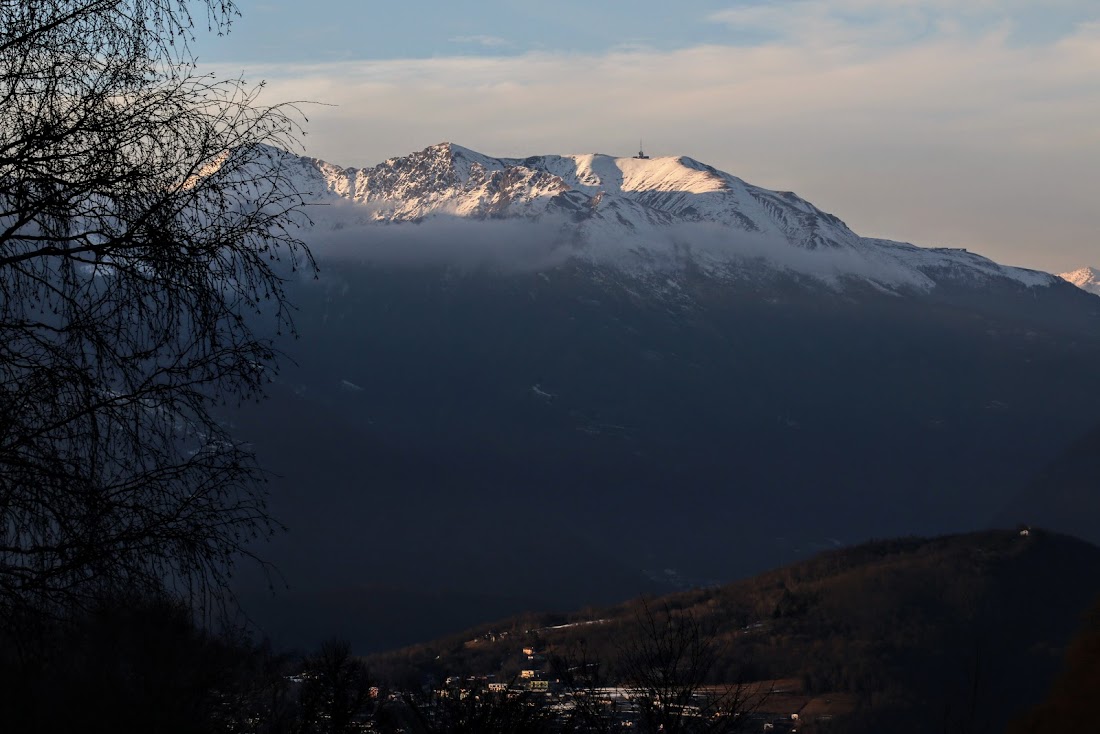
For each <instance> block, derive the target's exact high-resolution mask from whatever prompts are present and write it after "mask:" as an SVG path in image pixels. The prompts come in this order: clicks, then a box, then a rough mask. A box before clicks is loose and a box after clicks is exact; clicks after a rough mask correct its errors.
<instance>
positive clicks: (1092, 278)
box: [1058, 267, 1100, 296]
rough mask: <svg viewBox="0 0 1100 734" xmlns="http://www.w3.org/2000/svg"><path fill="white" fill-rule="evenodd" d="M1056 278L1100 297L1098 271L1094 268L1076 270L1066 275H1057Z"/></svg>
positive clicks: (1099, 272) (1099, 275) (1099, 273)
mask: <svg viewBox="0 0 1100 734" xmlns="http://www.w3.org/2000/svg"><path fill="white" fill-rule="evenodd" d="M1058 277H1059V278H1061V279H1062V280H1065V281H1068V282H1070V283H1073V284H1074V285H1075V286H1077V287H1078V288H1080V289H1081V290H1084V291H1088V292H1089V293H1095V294H1096V295H1098V296H1100V270H1097V269H1096V268H1090V267H1084V268H1078V269H1077V270H1073V271H1070V272H1068V273H1059V274H1058Z"/></svg>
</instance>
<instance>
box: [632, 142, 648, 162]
mask: <svg viewBox="0 0 1100 734" xmlns="http://www.w3.org/2000/svg"><path fill="white" fill-rule="evenodd" d="M634 157H635V158H638V159H640V160H643V161H648V160H649V156H647V155H646V154H645V148H644V147H642V141H641V140H639V141H638V155H636V156H634Z"/></svg>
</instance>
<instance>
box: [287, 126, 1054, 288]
mask: <svg viewBox="0 0 1100 734" xmlns="http://www.w3.org/2000/svg"><path fill="white" fill-rule="evenodd" d="M279 155H285V156H289V154H285V153H281V152H280V153H279ZM288 169H290V170H292V171H293V175H294V176H295V181H294V183H295V185H296V186H297V187H298V190H299V191H302V192H303V193H305V195H306V196H307V198H308V199H309V200H310V201H312V202H314V203H328V204H343V205H345V206H340V207H334V208H333V209H332V210H330V211H328V212H325V213H324V214H319V215H315V216H314V219H315V221H316V222H317V223H318V225H319V230H320V231H321V232H322V233H323V232H324V231H325V230H327V229H332V228H337V229H346V228H347V227H348V225H349V224H352V225H370V224H402V223H412V222H417V223H422V222H427V221H441V220H467V221H469V220H481V221H496V220H512V221H516V222H523V223H531V224H538V225H539V226H540V227H541V228H542V229H541V233H542V235H543V237H542V238H543V239H544V238H545V237H547V236H548V237H551V238H552V240H553V242H552V244H553V245H554V246H555V247H556V248H557V249H558V251H559V254H561V255H564V256H565V258H564V259H576V260H581V261H589V262H594V263H597V264H600V265H613V266H615V267H617V268H618V269H620V270H629V271H632V272H635V273H638V272H642V273H645V272H648V273H652V272H655V271H667V270H668V269H670V268H673V269H675V268H683V267H685V266H691V267H692V268H695V269H700V270H702V271H703V272H706V273H708V274H709V275H712V276H718V277H736V278H738V279H744V278H745V276H746V273H750V274H755V273H760V272H765V273H767V272H770V273H775V272H782V273H793V274H796V275H799V276H809V277H810V278H814V279H817V280H820V281H824V282H827V283H829V284H831V285H843V284H846V283H850V282H863V283H870V284H871V285H873V286H875V287H877V288H884V289H886V290H888V291H893V292H904V291H929V290H932V289H934V288H936V287H937V286H938V285H940V284H942V283H944V282H947V281H950V282H959V281H963V282H965V283H967V284H968V285H970V284H974V283H982V282H987V281H990V280H997V281H1011V282H1013V283H1015V284H1016V285H1017V286H1018V285H1024V286H1029V287H1030V286H1049V285H1052V284H1054V283H1057V282H1059V281H1058V280H1057V279H1056V278H1054V277H1053V276H1050V275H1048V274H1046V273H1040V272H1037V271H1032V270H1025V269H1021V268H1013V267H1005V266H1002V265H999V264H997V263H995V262H993V261H991V260H989V259H987V258H984V257H981V256H979V255H975V254H973V253H970V252H967V251H966V250H962V249H950V248H922V247H917V246H914V245H911V244H907V243H902V242H894V241H890V240H881V239H871V238H866V237H861V236H859V235H857V234H856V233H855V232H853V231H852V230H851V229H849V228H848V226H847V225H846V224H845V223H844V222H843V221H841V220H840V219H839V218H837V217H836V216H833V215H832V214H829V213H827V212H824V211H822V210H821V209H818V208H817V207H816V206H814V205H813V204H811V203H810V202H808V201H806V200H805V199H802V198H801V197H799V196H797V195H795V194H794V193H791V192H779V191H771V190H769V189H765V188H761V187H759V186H754V185H752V184H749V183H747V182H745V181H743V180H741V179H740V178H738V177H736V176H734V175H732V174H729V173H725V172H723V171H719V170H718V169H716V168H714V167H712V166H709V165H707V164H705V163H701V162H699V161H697V160H694V159H692V158H689V157H686V156H667V157H657V158H644V159H641V158H620V157H615V156H610V155H604V154H599V153H589V154H582V155H536V156H530V157H527V158H494V157H492V156H487V155H484V154H482V153H478V152H476V151H473V150H470V149H469V148H464V147H462V146H460V145H455V144H454V143H440V144H438V145H433V146H430V147H428V148H425V149H424V150H421V151H418V152H415V153H411V154H409V155H407V156H403V157H398V158H391V159H389V160H387V161H384V162H382V163H380V164H378V165H377V166H374V167H372V168H363V169H355V168H342V167H340V166H337V165H333V164H331V163H328V162H325V161H322V160H318V159H313V158H298V157H296V156H294V157H290V158H288ZM347 205H350V206H347ZM518 239H524V238H518ZM362 247H363V250H364V253H369V248H370V247H371V243H370V241H369V240H368V239H366V238H364V242H363V244H362Z"/></svg>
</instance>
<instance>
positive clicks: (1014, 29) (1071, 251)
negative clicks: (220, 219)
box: [194, 0, 1100, 272]
mask: <svg viewBox="0 0 1100 734" xmlns="http://www.w3.org/2000/svg"><path fill="white" fill-rule="evenodd" d="M237 4H238V7H239V9H240V10H241V14H242V15H241V17H240V18H239V19H237V20H236V21H235V22H234V24H233V26H232V28H231V29H230V32H229V33H228V34H227V35H226V36H224V37H216V36H213V35H200V36H199V38H198V40H197V41H196V42H195V44H194V51H195V52H196V53H197V54H198V56H199V61H200V70H203V71H212V72H214V73H217V74H220V75H231V76H238V75H243V76H244V77H245V78H246V79H248V80H250V81H259V80H261V79H263V80H265V81H266V83H267V86H266V89H265V92H264V94H263V100H264V101H266V102H270V103H273V102H277V101H306V102H308V103H309V104H305V105H302V110H303V112H304V114H305V115H306V117H307V118H308V122H307V123H306V126H305V129H306V131H307V134H306V137H305V138H304V140H303V142H304V145H305V152H306V153H308V154H309V155H313V156H316V157H319V158H323V159H325V160H328V161H330V162H332V163H337V164H340V165H343V166H357V167H362V166H368V165H373V164H375V163H378V162H380V161H382V160H385V159H387V158H391V157H395V156H400V155H404V154H407V153H410V152H412V151H414V150H419V149H422V148H424V147H427V146H428V145H432V144H434V143H439V142H443V141H451V142H455V143H459V144H461V145H464V146H466V147H469V148H473V149H474V150H478V151H480V152H482V153H486V154H488V155H498V156H517V157H522V156H528V155H535V154H546V153H563V154H565V153H588V152H600V153H608V154H616V155H632V154H633V153H634V152H635V150H636V148H637V145H638V142H639V140H644V142H645V147H646V152H647V153H649V154H650V155H654V156H656V155H689V156H691V157H693V158H696V159H698V160H701V161H703V162H705V163H709V164H710V165H713V166H715V167H717V168H719V169H722V170H724V171H728V172H730V173H733V174H734V175H737V176H739V177H741V178H742V179H744V180H746V181H748V182H750V183H753V184H756V185H759V186H764V187H767V188H772V189H780V190H793V191H795V192H796V193H798V194H799V195H801V196H803V197H804V198H806V199H808V200H809V201H811V202H813V203H814V204H816V205H817V206H818V207H820V208H822V209H824V210H826V211H829V212H831V213H833V214H836V215H837V216H839V217H840V218H841V219H843V220H844V221H845V222H847V224H848V225H849V226H850V227H852V229H854V230H855V231H856V232H857V233H859V234H862V235H865V236H873V237H885V238H890V239H897V240H903V241H909V242H913V243H915V244H919V245H926V246H949V247H965V248H967V249H969V250H972V251H976V252H980V253H982V254H984V255H987V256H989V257H992V258H994V259H995V260H998V261H1000V262H1004V263H1007V264H1012V265H1021V266H1025V267H1034V268H1039V269H1042V270H1048V271H1053V272H1061V271H1065V270H1070V269H1074V268H1077V267H1080V266H1083V265H1100V233H1098V228H1097V216H1096V214H1097V210H1098V209H1100V207H1098V201H1097V200H1098V195H1100V2H1096V0H770V1H767V0H763V1H761V0H743V1H740V2H732V1H730V0H726V1H725V2H719V1H716V0H715V1H712V0H680V2H677V3H670V2H667V0H663V1H660V2H659V1H657V0H629V1H628V0H588V1H587V2H580V1H579V0H556V1H555V2H546V1H545V0H512V1H511V2H508V1H506V0H476V1H475V0H469V1H467V2H457V1H454V0H434V1H432V2H428V1H426V0H403V2H400V3H395V2H392V0H391V1H389V2H377V1H376V0H313V2H301V0H294V1H293V2H292V1H291V0H237Z"/></svg>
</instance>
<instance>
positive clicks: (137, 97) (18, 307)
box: [0, 0, 313, 614]
mask: <svg viewBox="0 0 1100 734" xmlns="http://www.w3.org/2000/svg"><path fill="white" fill-rule="evenodd" d="M192 8H199V9H200V11H201V12H202V14H203V16H204V17H205V20H206V23H207V26H208V27H209V28H210V29H213V30H217V31H225V30H227V29H228V28H229V25H230V22H231V21H232V19H233V18H234V17H235V14H236V9H235V7H234V5H233V3H232V1H231V0H202V1H201V2H188V1H187V0H21V1H20V2H0V614H3V609H4V608H10V607H12V606H14V605H20V604H24V605H27V604H29V605H33V606H34V607H36V608H39V609H59V608H64V607H66V606H68V605H73V604H81V603H83V602H84V601H86V600H87V599H89V598H91V597H94V596H95V595H96V594H98V593H100V592H102V591H103V590H104V589H110V588H117V587H150V588H155V587H158V586H167V587H168V588H170V589H172V590H174V591H175V592H176V593H179V594H182V595H190V596H191V597H192V598H195V597H196V596H197V597H198V598H200V599H202V600H204V601H206V602H209V601H210V600H211V599H212V598H214V597H216V596H217V595H216V594H211V593H210V592H212V591H214V590H217V589H221V588H224V586H225V584H226V582H227V579H228V574H229V573H230V569H231V567H232V565H233V563H234V560H235V559H236V558H238V557H239V556H240V555H241V554H246V555H247V554H248V553H249V552H250V551H249V543H250V542H251V541H252V540H253V539H255V538H257V537H261V536H264V535H266V534H269V533H271V532H273V531H274V530H275V528H276V524H275V523H274V522H273V520H272V518H271V517H270V516H269V514H268V512H267V510H266V506H265V502H264V494H263V491H262V482H263V474H262V472H261V470H260V468H259V467H257V465H256V463H255V461H254V458H253V454H252V453H251V451H250V450H249V448H248V447H247V446H245V445H243V444H241V443H240V442H239V441H238V440H237V439H236V438H234V437H233V436H232V435H231V434H230V432H229V430H228V429H227V428H226V427H225V426H224V425H222V423H220V422H219V420H218V418H217V417H216V416H215V413H214V411H215V409H216V407H217V406H218V405H219V403H223V402H226V401H230V402H232V401H240V400H246V399H251V398H254V397H257V396H258V395H259V394H260V393H261V390H262V388H263V385H264V384H265V383H266V381H267V380H269V379H270V375H271V369H272V367H273V359H274V357H275V351H274V348H273V346H272V341H271V337H273V336H274V334H275V333H276V332H277V331H278V330H287V329H291V328H292V326H291V323H290V308H289V305H288V303H287V300H286V295H285V291H284V285H285V279H286V278H287V277H288V276H289V274H290V273H291V272H292V271H293V270H294V269H296V268H301V267H304V268H305V269H307V270H309V269H312V268H313V262H312V259H311V257H310V255H309V252H308V250H307V249H306V248H304V246H303V245H302V244H301V242H300V240H298V238H297V237H296V235H295V228H296V226H298V225H300V224H301V223H302V222H303V221H305V219H304V216H300V213H301V206H302V204H303V200H302V198H301V196H300V195H299V193H298V192H296V191H295V189H294V186H293V183H292V180H291V178H290V170H289V169H288V165H289V164H288V163H287V161H288V160H289V158H287V157H286V156H283V155H282V154H281V153H280V151H279V150H278V149H279V148H285V147H288V146H292V145H294V144H295V141H296V139H297V136H298V134H299V133H300V130H299V128H298V123H297V120H298V119H299V115H298V114H297V111H296V109H295V108H293V107H292V106H291V107H286V106H276V107H264V106H261V105H259V104H258V101H257V95H258V93H259V89H260V87H259V86H249V85H248V84H246V83H245V82H244V81H243V80H219V79H216V78H213V77H210V76H204V75H200V74H198V73H197V72H196V69H195V65H194V63H193V62H192V60H191V56H190V54H189V51H188V43H189V41H190V40H191V39H193V36H192V32H193V28H194V27H195V18H194V17H193V16H192ZM257 324H265V325H269V326H270V329H269V330H270V332H271V333H261V332H260V330H259V329H261V328H264V329H266V328H267V326H264V327H258V326H257Z"/></svg>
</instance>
